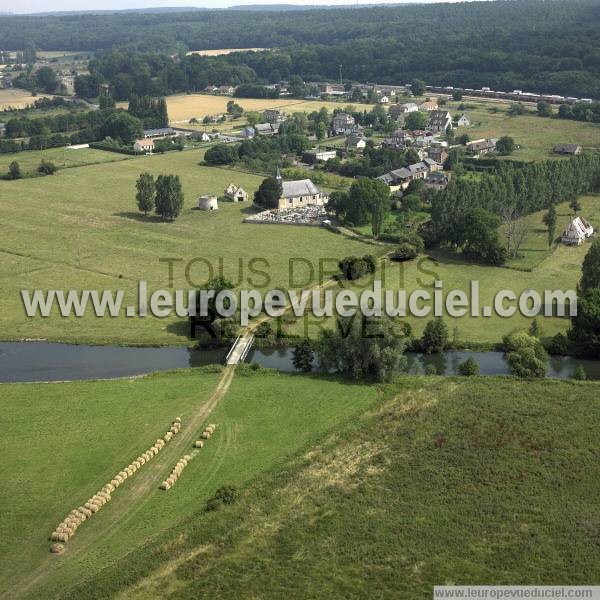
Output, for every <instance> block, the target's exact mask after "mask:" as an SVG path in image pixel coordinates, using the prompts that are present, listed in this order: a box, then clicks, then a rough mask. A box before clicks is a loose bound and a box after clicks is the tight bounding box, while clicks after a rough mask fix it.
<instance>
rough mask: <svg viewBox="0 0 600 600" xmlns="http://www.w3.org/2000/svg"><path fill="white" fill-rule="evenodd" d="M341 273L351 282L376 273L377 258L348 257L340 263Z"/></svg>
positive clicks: (369, 256)
mask: <svg viewBox="0 0 600 600" xmlns="http://www.w3.org/2000/svg"><path fill="white" fill-rule="evenodd" d="M338 266H339V268H340V271H341V272H342V273H343V274H344V277H345V278H346V279H348V280H349V281H353V280H354V279H360V278H361V277H363V276H364V275H368V274H369V273H374V272H375V269H376V262H375V258H374V257H373V256H371V255H370V254H367V255H366V256H363V257H359V256H347V257H346V258H343V259H342V260H340V262H339V263H338Z"/></svg>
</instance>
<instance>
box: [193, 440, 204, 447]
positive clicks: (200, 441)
mask: <svg viewBox="0 0 600 600" xmlns="http://www.w3.org/2000/svg"><path fill="white" fill-rule="evenodd" d="M203 447H204V442H203V441H202V440H196V441H195V442H194V448H203Z"/></svg>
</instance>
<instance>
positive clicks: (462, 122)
mask: <svg viewBox="0 0 600 600" xmlns="http://www.w3.org/2000/svg"><path fill="white" fill-rule="evenodd" d="M470 124H471V119H469V117H468V116H467V115H466V114H462V115H460V117H458V119H457V120H456V126H457V127H468V126H469V125H470Z"/></svg>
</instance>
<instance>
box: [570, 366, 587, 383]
mask: <svg viewBox="0 0 600 600" xmlns="http://www.w3.org/2000/svg"><path fill="white" fill-rule="evenodd" d="M573 379H575V380H577V381H585V380H586V379H587V375H586V373H585V369H584V368H583V365H577V368H576V369H575V371H574V372H573Z"/></svg>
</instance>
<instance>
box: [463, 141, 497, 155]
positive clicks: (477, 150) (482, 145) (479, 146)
mask: <svg viewBox="0 0 600 600" xmlns="http://www.w3.org/2000/svg"><path fill="white" fill-rule="evenodd" d="M495 150H496V140H495V139H490V140H484V139H481V140H473V141H472V142H469V143H468V144H467V152H468V153H469V154H472V155H473V156H482V155H484V154H488V153H489V152H494V151H495Z"/></svg>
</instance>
